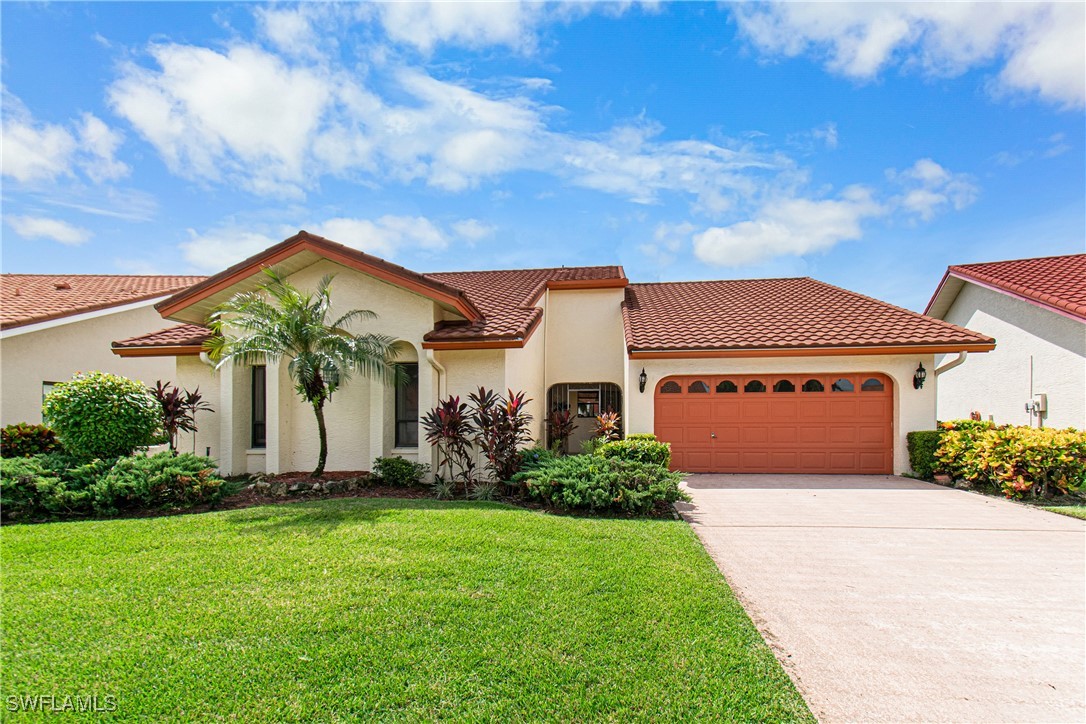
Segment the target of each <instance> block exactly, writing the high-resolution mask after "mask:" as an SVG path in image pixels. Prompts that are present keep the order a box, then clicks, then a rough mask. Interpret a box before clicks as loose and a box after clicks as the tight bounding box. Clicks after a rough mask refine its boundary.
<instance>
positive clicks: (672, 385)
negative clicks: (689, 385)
mask: <svg viewBox="0 0 1086 724" xmlns="http://www.w3.org/2000/svg"><path fill="white" fill-rule="evenodd" d="M682 391H683V388H681V387H679V383H678V382H676V381H675V380H670V381H668V382H665V383H664V384H663V386H662V387H661V388H660V394H662V395H677V394H679V393H680V392H682Z"/></svg>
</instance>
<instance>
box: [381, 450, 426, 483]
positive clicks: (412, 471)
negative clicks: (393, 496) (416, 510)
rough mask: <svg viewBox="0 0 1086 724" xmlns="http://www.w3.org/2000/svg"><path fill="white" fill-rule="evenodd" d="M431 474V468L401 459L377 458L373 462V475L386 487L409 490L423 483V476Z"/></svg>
mask: <svg viewBox="0 0 1086 724" xmlns="http://www.w3.org/2000/svg"><path fill="white" fill-rule="evenodd" d="M428 472H430V466H429V465H426V464H424V463H416V462H412V461H410V460H404V459H403V458H401V457H390V458H377V459H376V460H374V461H373V474H374V475H376V476H377V477H378V478H380V479H381V482H383V483H384V484H385V485H393V486H395V487H398V488H409V487H411V486H412V485H418V484H420V483H421V482H422V478H423V476H425V475H426V473H428Z"/></svg>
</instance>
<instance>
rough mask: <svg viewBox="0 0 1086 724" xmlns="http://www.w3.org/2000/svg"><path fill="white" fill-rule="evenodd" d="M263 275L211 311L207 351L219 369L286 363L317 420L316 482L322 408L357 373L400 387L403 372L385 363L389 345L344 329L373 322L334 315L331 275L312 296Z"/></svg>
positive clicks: (321, 460) (270, 273)
mask: <svg viewBox="0 0 1086 724" xmlns="http://www.w3.org/2000/svg"><path fill="white" fill-rule="evenodd" d="M264 273H265V275H267V278H268V281H266V282H265V283H264V284H262V285H261V286H260V287H259V289H257V290H256V291H252V292H241V293H240V294H236V295H235V296H234V297H233V298H231V299H229V300H227V301H226V302H224V303H223V304H221V305H220V306H219V307H217V308H216V309H215V311H213V312H212V313H211V319H210V322H209V326H210V327H211V330H212V332H213V333H214V335H213V336H212V338H211V339H210V340H209V341H208V342H207V345H206V346H207V349H208V352H209V354H210V355H211V357H212V358H213V359H215V360H216V361H217V367H221V366H222V365H223V364H225V363H226V362H227V361H229V360H233V361H236V362H240V363H241V364H246V365H252V364H259V363H261V362H265V361H274V360H278V359H280V358H283V357H285V358H287V359H289V360H290V362H289V363H288V364H287V373H288V374H289V375H290V378H291V380H293V381H294V384H295V391H296V392H297V393H298V395H299V396H300V397H301V398H302V399H304V400H305V401H306V402H308V403H309V405H310V406H311V407H312V408H313V415H314V416H315V417H316V418H317V432H318V435H319V437H320V454H319V456H318V458H317V467H316V469H315V470H314V471H313V477H319V476H320V475H321V474H322V473H324V465H325V463H326V462H327V460H328V430H327V428H326V427H325V422H324V406H325V404H327V402H328V400H329V399H330V398H331V396H332V393H333V392H335V391H336V390H337V389H339V388H340V387H342V386H343V385H345V384H346V383H347V382H348V380H350V378H351V375H352V374H355V373H359V374H362V375H363V376H365V377H369V378H371V379H376V380H380V381H381V382H383V383H385V384H387V385H395V384H397V383H399V382H401V381H402V377H403V373H402V372H401V371H400V370H399V368H398V367H396V365H394V364H393V363H392V362H391V358H392V343H393V342H394V341H395V340H394V339H393V338H392V337H388V336H386V335H380V334H353V333H352V332H351V331H350V329H349V328H350V326H351V325H352V324H353V323H354V322H355V321H357V320H359V319H375V318H376V317H377V315H376V314H374V313H373V312H371V311H369V310H366V309H352V310H350V311H347V312H344V313H343V314H341V315H340V316H338V317H333V316H332V288H331V287H332V279H333V277H332V275H326V276H325V277H323V278H322V279H321V280H320V282H319V283H318V284H317V288H316V290H315V291H312V292H303V291H301V290H300V289H298V288H297V287H295V286H294V285H293V284H291V283H290V282H288V281H287V280H286V279H285V278H284V277H283V276H281V275H280V274H279V273H278V272H277V271H275V270H274V269H265V270H264ZM235 330H236V333H235Z"/></svg>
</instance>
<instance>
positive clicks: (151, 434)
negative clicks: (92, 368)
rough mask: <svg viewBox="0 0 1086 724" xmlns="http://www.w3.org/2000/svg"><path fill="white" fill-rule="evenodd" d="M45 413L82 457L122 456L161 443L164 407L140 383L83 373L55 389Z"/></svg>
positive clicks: (65, 442) (62, 438)
mask: <svg viewBox="0 0 1086 724" xmlns="http://www.w3.org/2000/svg"><path fill="white" fill-rule="evenodd" d="M42 414H43V415H44V416H45V418H46V420H48V422H49V425H50V426H51V427H52V428H53V430H54V432H56V434H57V437H58V438H59V439H60V442H61V444H62V445H63V446H64V449H65V450H67V451H68V452H69V453H71V454H72V455H75V456H77V457H80V458H85V459H88V460H89V459H93V458H116V457H121V456H123V455H131V454H132V452H133V451H134V450H136V449H137V448H140V447H145V446H147V445H153V444H155V443H156V442H158V438H159V437H160V429H161V427H162V408H161V406H160V405H159V404H158V402H157V401H156V400H155V398H154V397H152V396H151V393H150V392H149V391H148V390H147V389H146V388H145V387H144V386H143V385H141V384H140V383H139V382H136V381H134V380H130V379H127V378H125V377H119V376H117V375H110V374H106V373H104V372H88V373H82V372H80V373H78V374H76V376H75V377H73V378H72V379H70V380H69V381H67V382H62V383H61V384H59V385H57V386H56V387H54V388H53V391H52V392H50V393H49V395H48V396H47V397H46V398H45V403H44V404H43V405H42Z"/></svg>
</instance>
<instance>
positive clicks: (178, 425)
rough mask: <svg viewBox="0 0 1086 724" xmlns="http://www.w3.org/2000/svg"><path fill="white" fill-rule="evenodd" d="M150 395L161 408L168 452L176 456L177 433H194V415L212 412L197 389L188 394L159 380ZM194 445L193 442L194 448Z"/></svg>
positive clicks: (186, 391)
mask: <svg viewBox="0 0 1086 724" xmlns="http://www.w3.org/2000/svg"><path fill="white" fill-rule="evenodd" d="M151 394H152V395H154V396H155V399H156V400H157V401H158V404H159V405H160V406H161V408H162V430H163V432H165V433H166V437H167V438H168V439H169V444H170V452H172V453H173V454H174V455H176V454H177V435H178V433H181V432H193V433H194V432H196V429H197V428H196V413H197V412H214V410H213V409H212V408H211V405H209V404H207V403H206V402H204V401H203V397H204V396H203V395H201V394H200V388H199V387H197V388H196V389H195V390H194V391H192V392H189V391H188V390H182V389H181V388H180V387H175V386H174V385H172V384H170V383H169V382H165V383H164V382H163V381H162V380H159V381H158V382H156V383H155V386H154V387H153V388H151ZM195 444H196V443H195V441H193V445H194V446H195Z"/></svg>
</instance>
